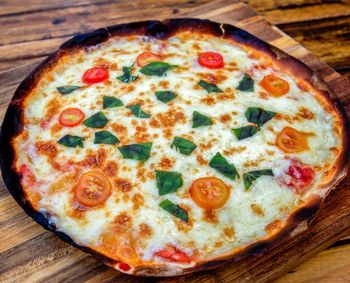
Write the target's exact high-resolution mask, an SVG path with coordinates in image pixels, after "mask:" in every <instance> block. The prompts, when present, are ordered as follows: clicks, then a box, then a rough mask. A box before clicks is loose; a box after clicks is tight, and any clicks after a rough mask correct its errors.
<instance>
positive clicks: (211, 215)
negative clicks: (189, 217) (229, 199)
mask: <svg viewBox="0 0 350 283" xmlns="http://www.w3.org/2000/svg"><path fill="white" fill-rule="evenodd" d="M203 220H204V221H206V222H209V223H213V224H217V223H218V222H219V221H218V218H217V217H216V213H215V210H204V213H203Z"/></svg>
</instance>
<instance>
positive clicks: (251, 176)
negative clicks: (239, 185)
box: [243, 169, 273, 190]
mask: <svg viewBox="0 0 350 283" xmlns="http://www.w3.org/2000/svg"><path fill="white" fill-rule="evenodd" d="M261 176H273V172H272V170H271V169H264V170H255V171H250V172H248V173H244V175H243V182H244V188H245V189H246V190H247V189H249V188H250V186H251V185H252V184H253V182H254V181H255V180H256V179H258V178H259V177H261Z"/></svg>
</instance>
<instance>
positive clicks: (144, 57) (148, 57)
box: [136, 51, 162, 67]
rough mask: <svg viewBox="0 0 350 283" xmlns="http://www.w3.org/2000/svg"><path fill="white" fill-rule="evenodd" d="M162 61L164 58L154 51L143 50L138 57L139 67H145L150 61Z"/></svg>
mask: <svg viewBox="0 0 350 283" xmlns="http://www.w3.org/2000/svg"><path fill="white" fill-rule="evenodd" d="M157 61H162V58H161V57H160V56H159V55H158V54H155V53H153V52H148V51H146V52H143V53H141V54H139V55H138V56H137V58H136V63H137V65H138V66H139V67H144V66H146V65H147V64H149V63H152V62H157Z"/></svg>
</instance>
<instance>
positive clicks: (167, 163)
mask: <svg viewBox="0 0 350 283" xmlns="http://www.w3.org/2000/svg"><path fill="white" fill-rule="evenodd" d="M174 162H175V160H174V159H170V158H169V157H166V156H165V155H164V156H163V157H162V159H161V160H160V161H159V164H158V165H159V167H160V168H161V169H164V170H169V169H170V168H171V167H173V165H174Z"/></svg>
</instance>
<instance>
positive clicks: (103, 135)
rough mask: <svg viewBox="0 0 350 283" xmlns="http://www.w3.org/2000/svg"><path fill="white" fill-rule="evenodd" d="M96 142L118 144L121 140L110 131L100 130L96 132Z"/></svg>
mask: <svg viewBox="0 0 350 283" xmlns="http://www.w3.org/2000/svg"><path fill="white" fill-rule="evenodd" d="M94 143H95V144H117V143H119V140H118V139H117V137H116V136H114V135H113V134H111V133H110V132H108V131H100V132H96V133H95V141H94Z"/></svg>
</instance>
